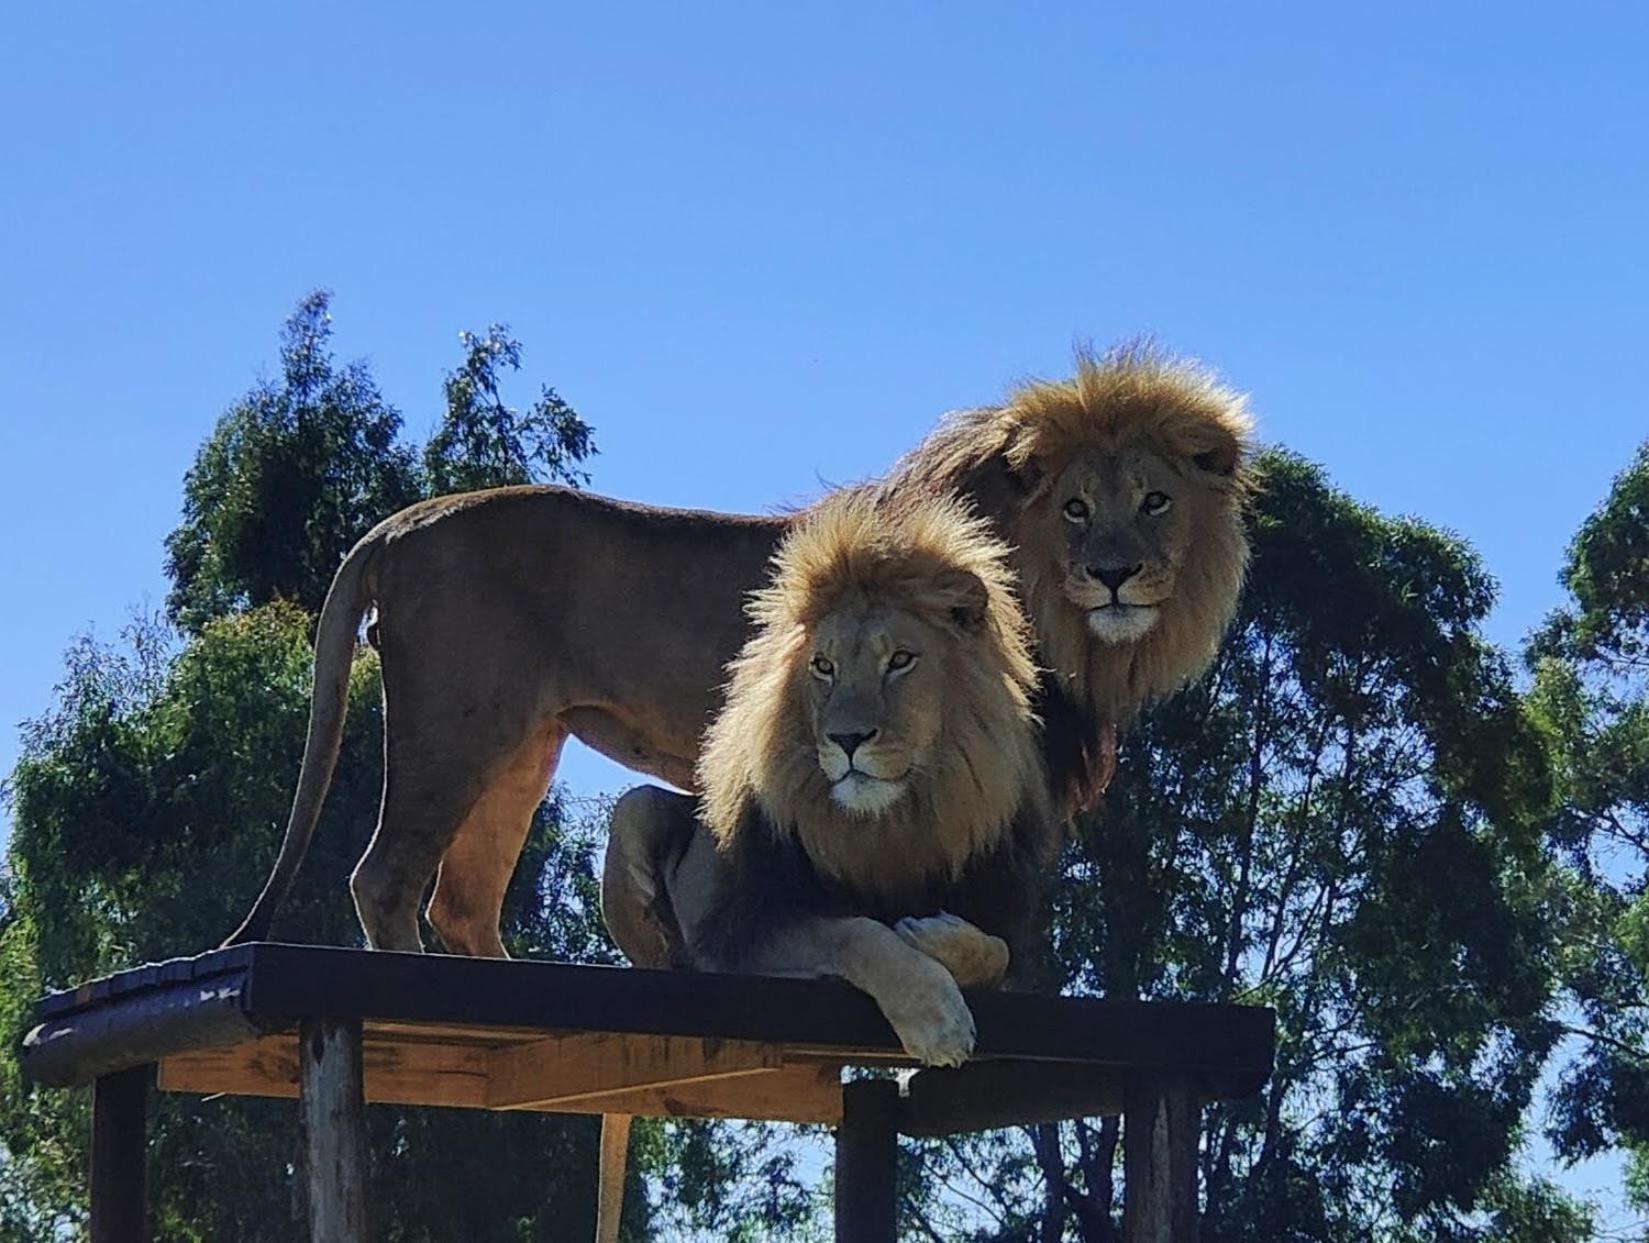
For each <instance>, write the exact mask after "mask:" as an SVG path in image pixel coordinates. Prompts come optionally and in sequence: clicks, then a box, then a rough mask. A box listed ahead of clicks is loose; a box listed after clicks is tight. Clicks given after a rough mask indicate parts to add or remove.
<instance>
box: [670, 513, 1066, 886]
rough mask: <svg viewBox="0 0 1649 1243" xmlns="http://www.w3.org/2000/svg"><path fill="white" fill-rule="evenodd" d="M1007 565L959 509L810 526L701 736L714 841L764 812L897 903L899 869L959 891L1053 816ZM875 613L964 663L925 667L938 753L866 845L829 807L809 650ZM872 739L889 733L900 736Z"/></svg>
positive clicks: (802, 527) (799, 531)
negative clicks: (964, 620) (755, 807)
mask: <svg viewBox="0 0 1649 1243" xmlns="http://www.w3.org/2000/svg"><path fill="white" fill-rule="evenodd" d="M1005 555H1006V549H1005V548H1004V547H1003V545H1002V544H1001V543H1000V542H999V541H997V540H996V539H994V538H993V537H992V536H991V534H990V530H989V527H988V526H986V524H985V523H984V522H983V521H982V520H980V519H978V518H976V517H972V516H970V515H968V514H967V513H966V512H965V510H963V508H962V507H961V506H960V505H959V504H957V503H955V502H951V501H939V500H935V501H930V502H928V503H925V504H921V505H916V506H898V505H890V504H885V503H884V504H883V505H881V506H878V504H877V503H876V498H875V496H874V495H873V494H872V493H871V492H869V491H866V490H860V491H855V492H844V493H838V494H836V495H835V496H832V497H830V498H828V499H826V500H825V501H824V502H822V503H821V504H820V505H818V506H817V507H816V508H815V509H814V510H813V511H812V512H810V513H809V514H807V515H806V516H805V517H804V518H803V519H802V520H801V522H800V523H799V525H798V526H797V527H796V528H795V529H794V530H793V531H792V532H791V534H790V536H789V537H788V538H787V539H786V540H785V542H784V544H783V545H782V546H781V547H780V549H779V552H778V555H777V556H776V557H775V558H774V570H773V581H772V583H771V585H769V586H768V587H766V588H763V589H762V590H761V591H759V592H757V593H755V594H754V596H753V597H752V602H751V605H750V615H751V617H752V619H753V621H754V622H755V624H756V626H757V633H756V635H755V636H754V637H753V638H752V639H751V640H750V641H749V643H747V644H746V645H745V648H744V651H743V652H742V653H741V655H740V656H739V658H738V660H737V661H735V662H734V663H733V665H732V666H731V675H732V676H731V679H730V681H729V683H728V691H727V704H726V707H725V708H724V709H723V711H722V713H721V715H720V716H719V717H718V718H717V719H716V722H715V724H714V725H712V726H711V728H710V730H709V732H708V733H707V734H706V736H705V743H704V749H703V752H702V755H701V758H700V760H699V768H698V776H699V786H700V789H701V790H702V791H703V794H704V802H703V807H704V820H705V823H706V825H707V826H708V827H709V829H710V831H711V832H712V833H713V834H715V836H716V837H717V839H718V840H720V841H722V842H724V843H725V842H726V841H728V840H729V839H730V838H731V837H732V835H733V834H734V832H735V831H736V830H737V826H738V824H739V822H740V813H741V810H742V808H743V806H744V804H745V801H746V799H749V798H754V799H755V800H756V801H757V802H758V803H759V804H760V806H761V807H762V809H763V810H764V812H766V814H767V815H768V817H769V818H770V819H771V820H772V821H773V823H774V824H775V825H778V826H782V830H783V831H786V832H788V831H794V832H795V833H797V834H798V835H799V837H800V838H801V841H802V845H803V847H804V849H805V850H806V852H807V854H808V856H809V858H811V859H812V860H813V862H814V863H815V865H816V866H818V867H820V868H821V869H822V870H824V871H825V872H827V873H829V874H830V875H833V876H835V877H836V878H838V879H840V880H843V881H847V882H849V883H851V884H853V885H855V886H856V887H859V888H864V889H869V888H885V887H886V886H888V885H891V884H894V883H895V881H896V877H897V874H898V872H899V870H900V869H901V867H903V868H907V869H911V870H914V871H916V872H918V873H923V874H936V875H944V876H947V877H954V876H955V875H957V874H958V873H959V872H960V871H961V869H962V867H963V865H964V864H965V863H966V862H967V861H968V860H969V859H971V858H973V857H975V856H976V855H978V854H980V853H982V852H983V851H985V850H987V849H989V848H990V847H991V846H993V845H994V844H995V843H996V841H997V839H998V837H999V835H1000V834H1001V833H1002V831H1003V829H1004V828H1005V827H1006V826H1007V824H1008V823H1009V821H1010V820H1011V819H1012V818H1013V816H1014V815H1015V813H1016V812H1017V811H1018V810H1019V809H1020V808H1022V807H1023V806H1025V804H1026V803H1027V801H1028V800H1041V799H1042V798H1043V797H1044V795H1043V793H1042V792H1043V790H1044V787H1045V779H1044V777H1043V773H1042V765H1041V761H1040V758H1039V755H1038V752H1037V749H1036V740H1035V734H1034V729H1033V722H1032V717H1031V711H1030V696H1031V692H1032V689H1033V687H1034V685H1035V679H1036V667H1035V665H1034V664H1033V663H1032V661H1031V657H1030V652H1029V649H1028V634H1027V631H1026V627H1025V623H1024V620H1023V617H1022V615H1021V613H1020V610H1019V606H1018V603H1017V602H1016V601H1015V599H1014V596H1013V591H1012V586H1011V578H1010V576H1009V573H1008V570H1007V567H1006V564H1005ZM959 580H960V583H977V584H980V585H982V586H983V588H984V593H983V600H984V607H983V609H982V610H981V615H980V617H979V618H978V620H977V621H975V622H973V623H971V624H970V625H968V626H967V627H965V628H958V626H957V625H956V623H955V621H954V620H953V614H955V613H956V612H957V610H958V609H960V608H963V607H965V606H966V605H967V603H968V602H967V600H966V599H965V598H964V594H963V592H964V590H965V589H964V588H963V587H961V586H959ZM873 610H884V611H902V612H906V613H910V614H913V615H914V616H916V617H918V618H920V619H922V620H924V621H926V622H927V623H928V624H929V627H930V629H931V631H932V633H934V634H936V635H938V636H941V641H943V642H946V643H948V645H949V646H950V647H952V649H953V650H952V651H949V652H945V653H939V652H934V653H928V654H925V655H924V656H923V658H922V660H923V664H922V665H921V666H919V667H918V668H917V669H915V670H913V671H912V676H913V677H914V676H916V675H917V674H923V675H925V676H926V677H928V678H930V679H932V680H933V684H934V687H935V689H936V690H937V691H938V693H937V694H936V695H934V696H931V697H925V698H923V699H922V700H921V701H920V707H921V711H922V712H923V713H924V714H925V715H924V719H923V720H922V721H920V722H918V723H916V724H917V726H918V728H921V729H922V732H923V733H924V734H926V735H927V736H928V737H929V738H930V739H931V741H930V742H929V744H928V746H927V748H926V754H925V755H924V756H923V757H922V760H921V762H920V763H919V764H918V766H917V767H916V769H915V770H914V773H913V775H912V777H911V779H910V781H909V790H908V792H907V793H906V795H905V796H904V797H903V798H902V799H901V800H900V801H899V802H898V803H896V804H895V805H894V806H893V807H892V808H890V809H889V811H888V812H887V813H885V814H883V815H880V816H877V817H876V818H875V825H876V828H875V832H874V833H869V832H866V830H865V828H864V824H863V821H862V819H861V818H860V817H857V816H855V815H853V814H851V813H850V812H848V811H845V810H844V809H843V808H842V807H840V806H839V805H838V804H837V803H836V802H835V801H834V800H832V798H831V797H830V785H829V781H828V779H827V777H826V775H825V773H824V772H823V771H822V769H821V767H820V763H819V759H818V745H819V739H820V726H819V720H818V714H817V713H816V711H815V710H814V708H813V705H812V704H810V703H809V701H808V696H807V691H808V688H809V685H810V678H811V675H810V673H809V670H808V668H807V662H808V660H809V659H810V656H811V652H812V647H811V645H810V643H809V638H810V635H811V634H812V633H813V632H814V631H816V630H817V629H818V628H819V627H820V626H821V624H822V623H823V622H824V621H825V620H826V619H827V618H829V617H831V615H833V614H847V615H849V616H850V617H862V616H863V615H865V614H867V613H869V612H871V611H873ZM875 723H876V724H879V726H880V728H881V729H882V730H883V731H884V732H885V731H886V730H888V729H889V728H898V727H899V725H900V724H901V723H900V722H898V721H896V720H894V719H892V718H888V717H884V718H881V719H880V720H879V721H878V722H875ZM903 724H904V725H905V726H906V727H909V726H910V725H911V724H912V723H911V722H904V723H903Z"/></svg>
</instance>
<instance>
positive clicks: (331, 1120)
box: [298, 1019, 367, 1243]
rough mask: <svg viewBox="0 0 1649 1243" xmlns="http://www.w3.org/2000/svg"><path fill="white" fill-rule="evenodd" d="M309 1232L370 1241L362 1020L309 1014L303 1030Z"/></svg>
mask: <svg viewBox="0 0 1649 1243" xmlns="http://www.w3.org/2000/svg"><path fill="white" fill-rule="evenodd" d="M298 1065H299V1070H298V1095H299V1101H300V1114H301V1117H302V1122H303V1142H304V1174H305V1179H306V1183H307V1190H308V1217H309V1237H310V1239H311V1240H312V1241H313V1243H367V1223H366V1192H367V1186H366V1184H367V1163H366V1105H365V1098H364V1095H363V1092H362V1085H361V1023H360V1020H359V1019H351V1020H340V1019H305V1020H304V1021H303V1023H302V1024H301V1025H300V1026H299V1028H298Z"/></svg>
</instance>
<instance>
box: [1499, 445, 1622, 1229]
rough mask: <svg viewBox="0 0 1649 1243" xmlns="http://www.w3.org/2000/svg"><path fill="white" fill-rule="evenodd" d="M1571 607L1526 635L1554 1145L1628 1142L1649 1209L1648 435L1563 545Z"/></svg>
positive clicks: (1574, 1151) (1576, 1149)
mask: <svg viewBox="0 0 1649 1243" xmlns="http://www.w3.org/2000/svg"><path fill="white" fill-rule="evenodd" d="M1562 581H1563V583H1564V585H1565V586H1566V587H1567V588H1568V590H1569V593H1570V603H1569V606H1568V607H1566V608H1564V609H1560V610H1558V611H1557V612H1556V613H1554V614H1553V615H1552V616H1551V618H1549V619H1548V620H1547V622H1546V624H1545V626H1544V627H1543V628H1542V629H1541V631H1540V632H1539V633H1538V634H1537V635H1536V636H1535V637H1534V638H1533V640H1532V641H1531V642H1530V645H1529V651H1528V661H1529V664H1530V667H1531V669H1532V670H1533V672H1534V677H1535V685H1534V689H1533V691H1532V693H1531V695H1530V703H1531V705H1532V707H1533V709H1534V711H1535V712H1536V713H1537V714H1538V717H1539V719H1540V721H1541V723H1542V725H1543V727H1544V729H1545V730H1546V732H1547V735H1548V737H1549V740H1550V747H1551V751H1552V754H1553V756H1554V757H1555V760H1556V765H1557V770H1558V774H1559V784H1560V791H1561V795H1562V798H1561V803H1560V808H1559V813H1558V816H1557V818H1556V824H1555V829H1554V839H1555V841H1556V842H1557V844H1558V845H1559V846H1560V847H1561V848H1562V849H1563V850H1564V851H1565V852H1566V855H1567V858H1568V860H1569V861H1570V863H1571V866H1572V869H1573V872H1572V875H1571V877H1570V881H1569V884H1568V887H1567V901H1568V938H1567V951H1566V957H1565V964H1564V965H1565V972H1564V979H1565V982H1566V983H1567V985H1568V987H1569V990H1570V992H1569V1001H1570V1005H1571V1008H1572V1010H1573V1011H1574V1012H1575V1014H1576V1017H1577V1019H1578V1022H1577V1023H1576V1024H1575V1025H1574V1027H1573V1028H1572V1032H1571V1034H1572V1035H1573V1036H1574V1038H1575V1041H1576V1043H1577V1045H1578V1048H1579V1053H1578V1056H1577V1057H1576V1058H1575V1059H1574V1060H1573V1062H1572V1063H1571V1064H1570V1065H1569V1067H1568V1068H1567V1070H1566V1072H1565V1074H1564V1076H1563V1079H1562V1082H1561V1084H1560V1086H1559V1089H1558V1091H1557V1093H1556V1098H1555V1100H1554V1109H1553V1114H1552V1119H1551V1136H1552V1139H1553V1140H1554V1142H1555V1143H1556V1145H1557V1147H1558V1149H1559V1151H1560V1152H1562V1153H1564V1154H1566V1155H1568V1156H1571V1157H1581V1156H1589V1155H1592V1154H1594V1153H1597V1152H1600V1151H1602V1150H1604V1149H1606V1148H1610V1147H1614V1146H1617V1145H1624V1146H1625V1147H1626V1148H1627V1150H1628V1153H1629V1154H1630V1156H1631V1159H1632V1162H1633V1174H1632V1176H1631V1178H1630V1179H1629V1181H1628V1194H1629V1197H1630V1198H1631V1200H1632V1201H1633V1202H1634V1203H1636V1204H1637V1206H1638V1207H1640V1208H1649V1179H1646V1178H1645V1176H1644V1174H1645V1171H1646V1170H1649V892H1646V888H1649V444H1646V445H1645V446H1644V447H1643V448H1641V449H1640V450H1639V451H1638V454H1637V457H1636V459H1635V460H1634V461H1633V463H1632V465H1631V466H1630V467H1629V468H1628V469H1627V470H1626V471H1624V472H1623V473H1622V474H1621V475H1619V476H1618V477H1617V478H1616V479H1615V481H1614V484H1613V486H1612V487H1611V489H1610V492H1609V495H1608V496H1607V497H1606V498H1605V499H1604V501H1603V503H1602V504H1601V505H1600V506H1599V507H1598V509H1597V511H1596V512H1595V513H1593V514H1592V515H1591V516H1590V517H1589V518H1587V519H1586V521H1585V523H1584V524H1583V525H1582V526H1581V529H1580V533H1579V534H1578V535H1577V536H1576V537H1575V540H1574V542H1573V543H1572V544H1571V545H1570V547H1569V553H1568V557H1567V560H1566V561H1565V564H1564V567H1563V573H1562Z"/></svg>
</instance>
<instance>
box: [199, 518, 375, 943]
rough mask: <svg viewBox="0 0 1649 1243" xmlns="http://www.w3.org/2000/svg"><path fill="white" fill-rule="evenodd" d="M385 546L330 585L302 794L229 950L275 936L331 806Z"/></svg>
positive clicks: (363, 549)
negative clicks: (353, 671) (358, 649)
mask: <svg viewBox="0 0 1649 1243" xmlns="http://www.w3.org/2000/svg"><path fill="white" fill-rule="evenodd" d="M381 544H382V537H381V536H379V535H378V534H377V532H373V533H372V534H370V535H368V536H367V537H366V538H365V539H363V540H362V541H361V542H360V543H358V544H356V545H355V547H354V548H353V549H351V550H350V553H349V555H348V556H347V557H345V558H344V562H343V564H342V565H341V566H339V567H338V573H337V575H336V576H335V577H334V578H333V580H332V587H331V589H330V590H329V591H328V592H327V593H326V603H325V604H324V605H322V606H321V619H320V622H319V623H318V624H317V626H316V629H315V690H314V695H313V698H312V699H311V700H310V705H309V737H308V740H307V741H305V743H304V748H303V767H302V769H301V770H300V771H299V773H298V789H297V793H296V794H294V795H293V797H292V814H291V815H290V816H289V817H288V819H287V822H286V837H285V838H284V839H283V840H282V842H281V852H280V855H279V856H278V857H277V858H276V860H275V866H274V868H273V869H272V870H271V871H270V873H269V879H268V880H267V881H265V882H264V886H263V892H262V893H260V894H259V895H258V900H257V902H255V903H254V904H253V906H252V911H251V914H249V915H247V917H246V919H245V920H244V921H243V922H242V923H241V926H240V927H239V928H237V929H235V931H234V932H233V933H232V934H231V935H230V937H229V939H228V940H227V941H225V942H224V945H225V946H230V945H239V944H241V943H243V942H246V941H261V940H263V939H264V938H265V937H267V936H268V935H269V926H270V924H272V923H273V922H274V919H275V913H276V912H277V911H279V910H280V906H281V903H282V902H283V901H285V899H286V895H287V891H288V890H290V889H291V888H292V881H293V879H294V878H295V877H296V876H297V874H298V868H299V866H300V865H301V864H302V863H303V859H304V855H305V854H306V853H308V851H309V841H310V838H312V837H313V836H314V835H315V823H316V821H318V820H319V819H320V816H321V805H322V803H324V802H325V801H326V791H327V787H328V786H330V785H331V784H332V770H333V768H334V767H336V765H337V763H338V751H339V749H340V748H341V746H342V745H343V732H344V714H345V712H346V711H347V710H348V707H349V670H350V665H351V663H352V662H353V660H354V657H355V636H356V634H357V633H358V631H359V629H360V625H361V618H362V617H364V616H365V615H366V610H367V605H368V604H369V603H371V601H372V598H373V595H374V592H375V590H376V585H375V583H374V582H373V581H372V577H373V576H372V573H371V571H372V568H373V564H374V562H375V561H376V556H375V554H376V553H377V551H378V549H379V547H380V546H381Z"/></svg>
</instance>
